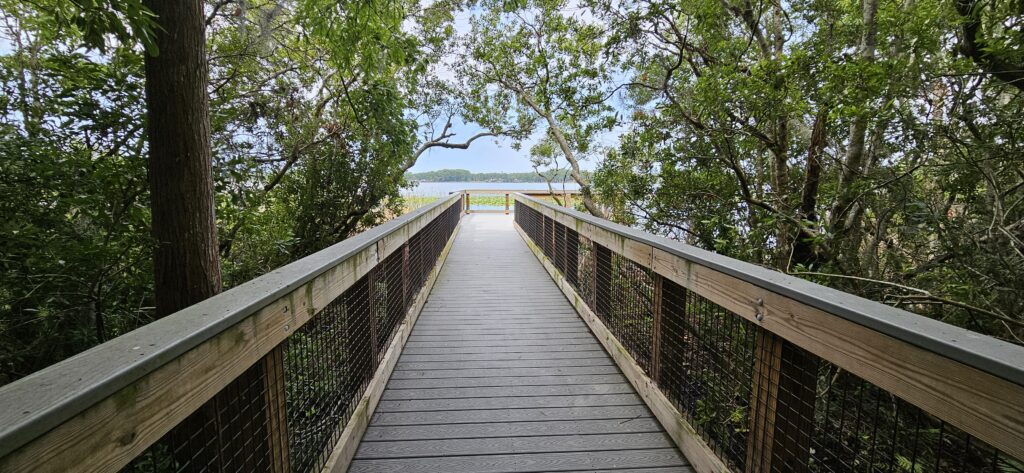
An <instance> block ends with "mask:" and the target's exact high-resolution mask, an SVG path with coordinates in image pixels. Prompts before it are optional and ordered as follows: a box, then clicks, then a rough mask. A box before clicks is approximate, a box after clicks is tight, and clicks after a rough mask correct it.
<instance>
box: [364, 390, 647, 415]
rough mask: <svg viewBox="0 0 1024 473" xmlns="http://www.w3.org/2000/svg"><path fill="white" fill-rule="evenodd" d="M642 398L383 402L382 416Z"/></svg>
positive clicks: (613, 403)
mask: <svg viewBox="0 0 1024 473" xmlns="http://www.w3.org/2000/svg"><path fill="white" fill-rule="evenodd" d="M639 404H641V401H640V398H639V397H637V396H636V395H635V394H633V393H629V394H596V395H576V396H530V397H515V396H510V397H475V398H461V399H415V400H388V401H381V402H380V404H379V405H378V406H377V409H378V411H379V412H420V411H453V410H460V409H545V408H549V407H593V406H635V405H639Z"/></svg>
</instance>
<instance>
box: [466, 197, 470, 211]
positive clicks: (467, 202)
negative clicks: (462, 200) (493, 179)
mask: <svg viewBox="0 0 1024 473" xmlns="http://www.w3.org/2000/svg"><path fill="white" fill-rule="evenodd" d="M469 205H470V204H469V192H467V193H466V213H469Z"/></svg>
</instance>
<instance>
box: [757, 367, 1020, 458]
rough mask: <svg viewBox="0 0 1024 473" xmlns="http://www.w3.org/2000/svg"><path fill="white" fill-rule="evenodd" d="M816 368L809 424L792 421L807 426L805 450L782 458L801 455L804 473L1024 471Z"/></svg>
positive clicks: (876, 392) (858, 382)
mask: <svg viewBox="0 0 1024 473" xmlns="http://www.w3.org/2000/svg"><path fill="white" fill-rule="evenodd" d="M810 356H813V355H810ZM820 365H821V366H820V367H819V368H818V370H817V373H815V374H816V375H817V376H816V377H815V378H816V380H817V387H816V396H815V409H814V416H813V419H799V421H797V422H796V423H798V424H800V425H802V426H805V425H806V426H808V427H810V428H809V430H808V432H809V433H808V437H809V439H808V440H809V446H810V448H809V449H808V451H807V452H806V453H805V452H804V451H803V450H802V449H801V450H799V451H797V452H792V451H786V450H782V451H781V453H780V455H781V456H783V457H797V458H799V457H800V456H805V457H807V458H808V460H807V464H808V468H807V469H806V470H807V471H814V472H847V471H857V472H860V471H865V472H972V473H973V472H978V473H981V472H1000V473H1011V472H1012V473H1022V472H1024V463H1022V462H1020V461H1016V460H1014V459H1012V458H1009V457H1008V456H1007V455H1005V454H1004V453H1002V452H1000V451H999V450H997V449H995V448H993V447H992V446H990V445H987V444H985V443H984V442H982V441H980V440H978V439H977V438H975V437H972V436H971V435H969V434H967V433H966V432H964V431H962V430H960V429H957V428H956V427H953V426H951V425H949V424H947V423H945V422H943V421H941V420H939V419H937V418H935V417H934V416H931V415H929V414H928V413H926V412H924V411H922V410H921V409H920V408H918V407H916V406H914V405H911V404H909V403H907V402H906V401H903V400H902V399H900V398H898V397H896V396H894V395H893V394H891V393H889V392H887V391H885V390H884V389H881V388H879V387H878V386H875V385H873V384H871V383H869V382H867V381H864V380H863V379H860V378H859V377H857V376H855V375H852V374H850V373H849V372H846V371H843V370H841V369H838V368H837V367H835V366H834V365H831V364H829V363H824V362H821V363H820ZM776 463H779V462H773V466H774V465H775V464H776ZM773 471H783V470H782V469H780V468H773Z"/></svg>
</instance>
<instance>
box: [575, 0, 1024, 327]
mask: <svg viewBox="0 0 1024 473" xmlns="http://www.w3.org/2000/svg"><path fill="white" fill-rule="evenodd" d="M872 4H873V3H872V2H870V1H865V2H837V1H830V0H829V1H817V0H815V1H798V2H794V3H788V4H776V5H755V6H753V7H751V5H750V4H748V3H744V2H738V1H727V2H720V1H718V0H698V1H696V2H676V1H670V0H664V1H663V0H654V1H647V0H638V1H631V2H625V3H621V2H603V1H597V2H593V3H592V7H593V12H594V14H596V15H597V16H598V17H599V18H600V20H599V21H600V22H603V23H604V24H606V25H608V28H609V30H610V32H609V39H608V42H607V48H608V50H609V51H612V52H613V53H614V54H616V55H617V57H618V58H619V59H620V60H621V66H622V67H621V69H620V70H619V72H617V74H618V75H621V76H626V77H627V79H626V81H627V82H628V83H629V87H627V90H628V94H629V99H630V100H629V102H628V103H627V104H625V105H624V107H623V109H624V111H625V112H626V113H627V114H628V115H629V116H631V117H632V121H631V124H630V127H629V129H628V131H627V132H626V133H625V134H624V135H623V136H621V137H620V140H619V143H618V146H617V148H616V149H613V150H610V151H609V152H607V153H606V155H605V156H604V159H603V161H602V163H601V165H600V167H599V169H598V171H597V173H596V175H595V188H596V189H597V191H598V194H599V195H600V196H601V197H602V200H603V203H604V204H605V205H606V206H607V207H608V208H609V209H611V210H612V213H613V215H614V217H615V218H616V219H618V220H620V221H622V222H625V223H629V224H632V225H637V226H641V227H643V228H645V229H647V230H650V231H653V232H656V233H660V234H664V235H668V236H671V237H673V238H677V239H680V240H683V241H686V242H689V243H692V244H695V245H698V246H701V247H704V248H707V249H712V250H715V251H718V252H721V253H724V254H727V255H730V256H733V257H737V258H740V259H743V260H747V261H751V262H754V263H757V264H762V265H766V266H770V267H775V268H778V269H780V270H784V271H791V272H795V273H808V272H811V273H821V274H805V277H810V278H814V279H815V280H816V281H818V282H821V283H824V284H828V285H831V286H834V287H838V288H840V289H843V290H846V291H850V292H854V293H858V294H861V295H864V296H866V297H868V298H872V299H876V300H880V301H883V302H887V303H890V304H894V305H897V306H900V307H904V308H907V309H911V310H914V311H917V312H919V313H923V314H925V315H929V316H932V317H936V318H939V319H941V320H944V321H947V322H950V323H953V324H956V325H961V326H964V327H967V328H970V329H972V330H977V331H981V332H984V333H987V334H991V335H995V336H997V337H1001V338H1004V339H1007V340H1010V341H1013V342H1015V343H1020V342H1021V340H1022V338H1024V323H1022V322H1024V319H1022V318H1021V317H1020V314H1022V313H1024V312H1022V310H1024V305H1022V301H1021V299H1020V298H1019V297H1014V296H1012V295H1013V294H1018V293H1019V292H1020V291H1021V290H1024V286H1022V285H1021V284H1022V281H1024V278H1021V275H1022V274H1024V273H1022V272H1021V268H1022V267H1024V243H1022V242H1024V238H1022V236H1024V233H1022V228H1024V227H1022V222H1024V208H1022V207H1021V205H1020V202H1022V201H1024V185H1022V183H1024V165H1022V161H1020V159H1019V156H1020V154H1021V151H1022V148H1021V147H1022V145H1024V144H1022V142H1021V140H1020V137H1019V136H1018V135H1019V133H1017V132H1015V131H1013V130H1012V129H1013V128H1014V127H1016V122H1017V120H1016V119H1015V118H1012V117H1016V116H1020V114H1021V113H1022V112H1024V110H1022V107H1024V97H1022V96H1021V95H1020V93H1019V91H1017V89H1015V88H1014V87H1012V86H1010V85H1009V84H1008V83H1007V82H1005V81H1004V80H1003V79H1001V77H1000V76H998V75H992V76H988V75H986V74H984V73H979V71H978V69H977V67H978V66H977V64H976V63H975V62H972V61H971V60H969V59H968V58H964V57H962V56H961V55H960V51H961V50H962V48H963V46H964V45H963V44H962V43H961V42H962V41H963V36H962V28H964V26H965V25H966V24H967V23H965V21H966V20H965V19H964V18H962V17H960V16H958V15H957V12H956V11H954V9H953V4H951V3H949V2H943V1H939V0H924V1H912V2H911V1H905V2H899V1H895V0H883V1H880V2H878V3H877V6H878V9H877V14H875V15H874V23H873V28H874V29H875V30H876V33H875V34H874V35H871V34H870V33H871V30H872V29H871V28H869V26H871V25H866V24H865V23H864V21H865V20H864V18H865V16H864V8H865V7H867V6H869V5H872ZM744 8H754V15H753V16H752V17H747V16H745V15H744V11H745V10H744ZM1000 11H1002V10H1001V9H999V8H992V9H985V10H984V18H983V20H982V23H983V28H982V29H983V30H984V31H983V33H984V36H985V38H992V40H993V41H994V42H1002V43H1004V46H1005V47H1002V46H1001V47H999V48H998V50H999V53H998V57H999V58H1002V59H1006V60H1007V61H1011V62H1012V60H1014V59H1015V58H1016V59H1019V56H1018V55H1017V54H1018V53H1017V51H1019V50H1020V48H1021V42H1020V37H1019V35H1016V36H1013V35H1011V34H1009V31H1008V30H1005V29H1003V28H1002V27H999V26H996V25H997V24H1006V25H1009V24H1015V23H1014V22H1015V21H1017V20H1016V19H1015V17H1013V16H1012V15H1009V14H1008V13H1007V12H1005V11H1002V13H999V12H1000ZM999 15H1002V16H1001V17H999ZM997 17H999V19H996V18H997ZM958 35H960V36H958ZM865 38H870V39H871V40H872V42H873V43H874V47H872V48H868V47H866V46H865ZM996 38H1002V39H998V40H996ZM993 44H994V43H993ZM988 59H989V60H992V61H995V59H992V57H989V58H988ZM816 125H820V127H821V129H822V135H821V138H820V140H819V141H818V143H817V144H816V143H815V142H814V141H813V139H812V137H813V131H814V128H815V126H816ZM855 136H860V137H862V140H863V142H864V145H863V147H861V148H858V147H857V146H854V139H853V137H855ZM815 146H820V151H818V152H817V157H816V160H817V161H818V163H820V164H813V163H812V162H811V160H810V155H811V152H812V149H814V147H815ZM858 150H859V151H858ZM814 168H817V169H815V173H812V172H811V170H812V169H814ZM812 182H813V184H814V186H812V187H807V186H808V185H809V183H812ZM851 277H855V278H860V279H855V278H851ZM872 281H876V282H872ZM904 286H905V287H904ZM906 287H911V288H918V289H919V290H908V289H906Z"/></svg>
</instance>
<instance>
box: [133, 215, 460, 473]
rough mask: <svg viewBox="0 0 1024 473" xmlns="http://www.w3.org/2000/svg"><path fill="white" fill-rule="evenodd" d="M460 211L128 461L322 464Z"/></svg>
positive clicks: (144, 466)
mask: <svg viewBox="0 0 1024 473" xmlns="http://www.w3.org/2000/svg"><path fill="white" fill-rule="evenodd" d="M461 215H462V202H461V200H458V201H455V202H454V203H453V204H452V205H451V206H450V207H448V208H447V209H446V210H444V211H443V212H442V213H441V214H440V215H438V216H437V217H435V218H434V219H433V220H431V221H430V222H429V223H427V224H426V225H425V226H424V227H423V228H421V229H420V230H419V231H418V232H416V233H415V234H414V235H412V237H410V239H409V240H408V241H407V242H406V243H405V244H403V245H402V247H401V248H398V249H396V250H395V251H394V252H393V253H391V254H390V255H388V256H387V257H385V258H384V260H383V261H381V262H380V263H379V264H377V265H376V266H374V267H373V268H371V269H370V270H369V271H368V273H367V274H366V275H364V276H363V277H361V278H360V279H359V280H357V281H356V282H355V283H354V284H352V285H351V286H350V287H349V288H348V289H346V290H345V291H344V292H343V293H342V294H341V295H339V296H338V297H336V298H335V299H334V300H332V301H331V302H330V303H328V304H327V305H326V306H325V307H324V308H323V309H322V310H320V311H319V312H317V313H316V314H315V315H314V316H313V317H311V319H310V320H309V321H308V322H306V323H305V324H304V325H303V326H301V327H299V328H298V329H295V330H294V332H293V333H292V334H291V335H290V336H288V338H287V339H286V340H285V341H284V342H283V343H281V344H280V345H278V346H277V347H275V348H274V349H273V350H272V351H271V352H270V353H269V354H267V355H266V356H265V357H263V359H261V360H260V361H258V362H257V363H256V364H254V365H253V366H252V367H251V368H249V369H248V370H247V371H245V373H243V374H242V375H241V376H239V377H238V378H237V379H235V380H234V381H233V382H231V383H230V384H229V385H228V386H227V387H225V388H224V389H222V390H221V391H220V392H219V393H218V394H217V395H215V396H214V398H213V399H211V400H210V401H208V402H206V403H205V404H204V405H203V406H201V407H200V408H199V409H197V410H196V411H195V412H194V413H193V414H192V415H190V416H189V417H188V418H187V419H185V421H183V422H181V423H180V424H179V425H177V426H176V427H175V428H173V429H172V430H171V432H170V433H168V434H167V435H166V436H165V437H164V438H163V439H161V440H160V441H158V442H156V443H155V444H154V445H152V446H151V447H150V448H149V449H147V451H146V452H144V453H143V454H142V455H140V456H138V457H137V458H136V459H135V460H134V461H133V462H131V464H129V465H128V466H127V467H126V468H125V469H124V470H125V471H130V472H160V473H163V472H213V471H216V472H286V471H295V472H310V471H319V470H321V469H322V468H323V467H324V465H325V464H326V462H327V460H328V458H329V457H330V455H331V453H332V450H333V447H334V446H335V445H336V443H337V442H338V440H339V439H340V437H341V434H342V432H343V431H344V429H345V427H346V425H347V424H348V422H349V420H350V419H351V418H352V415H353V413H354V411H355V409H357V407H358V402H359V399H360V398H361V397H362V396H363V394H364V393H365V392H366V389H367V387H368V386H369V384H370V382H371V381H372V380H373V377H374V375H375V374H376V372H377V369H378V367H379V366H380V364H381V362H382V361H383V359H384V357H385V354H386V352H387V350H388V349H389V347H390V346H391V344H392V342H393V340H394V338H395V336H396V335H397V333H398V332H399V328H400V327H401V326H402V323H403V321H404V320H405V318H406V315H407V314H408V313H409V311H410V310H411V309H412V308H413V306H414V304H415V303H416V301H417V297H418V296H419V294H420V293H421V291H423V290H425V285H426V283H427V281H428V279H429V277H430V275H431V272H432V271H433V270H434V268H435V266H436V264H437V262H438V260H439V258H440V256H441V254H442V252H443V251H444V248H445V246H446V244H447V242H448V241H449V240H450V238H451V236H452V234H453V232H454V231H455V228H456V226H457V225H458V223H459V219H460V218H461Z"/></svg>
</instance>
